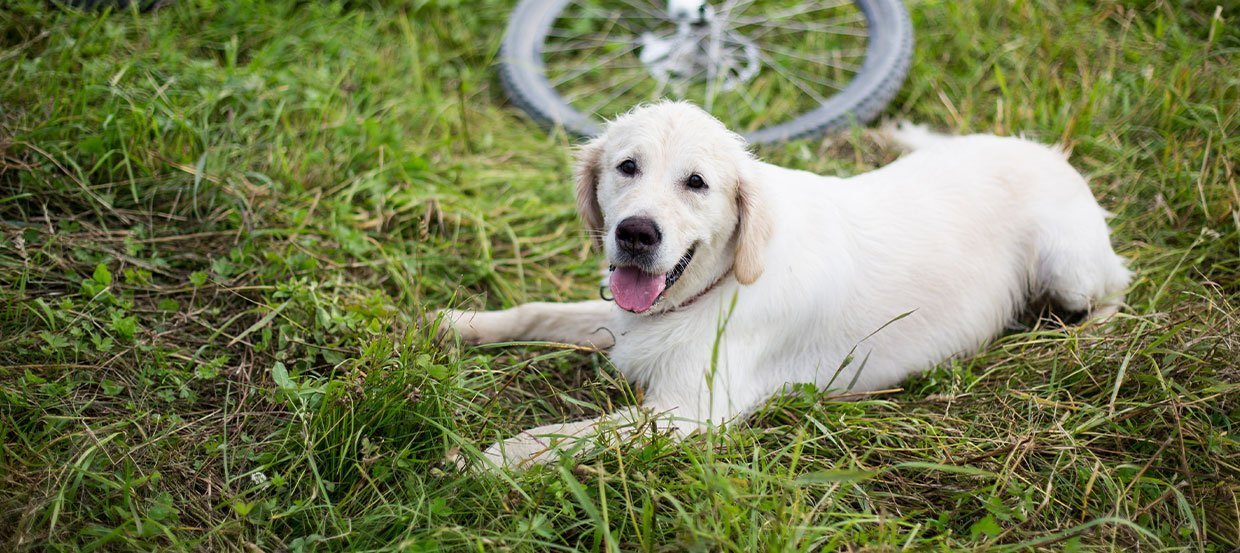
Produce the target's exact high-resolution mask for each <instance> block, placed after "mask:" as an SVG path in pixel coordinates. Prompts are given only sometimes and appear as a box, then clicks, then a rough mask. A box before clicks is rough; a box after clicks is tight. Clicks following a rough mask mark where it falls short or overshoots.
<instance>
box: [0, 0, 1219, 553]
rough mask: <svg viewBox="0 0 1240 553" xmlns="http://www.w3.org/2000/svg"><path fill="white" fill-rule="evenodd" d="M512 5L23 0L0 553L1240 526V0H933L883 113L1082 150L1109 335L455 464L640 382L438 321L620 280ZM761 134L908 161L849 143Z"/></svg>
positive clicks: (4, 249) (9, 224)
mask: <svg viewBox="0 0 1240 553" xmlns="http://www.w3.org/2000/svg"><path fill="white" fill-rule="evenodd" d="M1223 4H1226V3H1223ZM510 7H511V2H503V1H491V0H478V1H475V2H457V1H455V0H406V1H400V0H384V1H378V0H375V1H360V0H359V1H356V2H341V1H334V2H297V1H294V0H270V1H265V2H224V1H219V0H181V1H179V2H177V3H176V4H175V5H174V6H172V7H171V8H168V9H163V10H159V11H157V12H155V13H152V14H137V13H131V12H122V13H112V14H104V15H100V14H95V13H76V12H72V11H64V10H59V9H53V8H49V7H48V6H47V5H46V4H45V3H44V2H42V1H40V0H17V1H15V2H6V3H5V6H4V7H0V78H2V79H3V82H4V83H5V84H4V85H3V86H0V446H2V447H0V492H2V493H0V549H4V550H15V551H28V550H75V551H76V550H96V549H110V550H174V549H246V550H291V551H332V550H402V551H422V550H435V549H438V548H444V549H460V550H476V551H490V550H522V551H526V550H574V549H584V550H595V549H598V550H642V551H665V550H696V551H753V550H797V551H801V550H826V551H831V550H853V551H856V550H862V549H865V550H873V551H895V550H906V549H907V550H913V551H924V550H937V551H1073V550H1077V551H1081V550H1089V551H1203V552H1204V551H1213V552H1225V551H1234V550H1236V548H1237V547H1240V444H1238V443H1237V431H1238V426H1240V425H1238V424H1237V421H1240V361H1238V359H1240V229H1238V227H1240V215H1238V211H1240V193H1238V192H1237V184H1236V180H1237V166H1236V162H1237V160H1240V124H1238V123H1240V121H1238V115H1240V114H1238V111H1240V69H1238V68H1237V65H1236V64H1235V60H1236V59H1237V52H1238V51H1240V34H1238V33H1237V29H1240V26H1237V22H1236V17H1237V13H1236V12H1235V10H1234V9H1232V8H1228V9H1224V8H1222V7H1216V3H1214V2H1207V1H1194V2H1165V1H1125V2H1119V1H1115V0H1101V1H1098V2H1089V1H1085V0H1064V1H1052V0H978V1H976V2H954V1H942V0H919V1H914V2H910V11H911V12H912V15H913V18H914V23H915V25H916V28H917V33H918V47H917V53H916V60H915V63H914V65H913V68H912V73H911V76H910V80H909V82H908V83H907V85H906V86H905V87H904V89H903V91H902V92H901V94H900V95H899V96H898V97H897V99H896V101H895V102H894V103H893V104H892V106H891V107H890V108H889V109H888V114H889V115H890V116H891V117H900V118H909V119H912V120H915V121H919V122H926V123H929V124H931V125H933V126H935V127H938V128H941V129H948V130H952V131H954V132H973V131H985V132H996V133H1001V134H1015V133H1018V132H1024V133H1028V134H1030V135H1033V136H1036V137H1038V138H1041V139H1044V140H1047V141H1060V142H1063V143H1065V144H1067V145H1069V146H1071V147H1072V149H1073V155H1072V161H1073V163H1074V164H1075V165H1076V166H1077V167H1078V168H1080V169H1081V170H1082V171H1084V172H1085V173H1086V174H1088V175H1089V176H1090V178H1091V183H1092V186H1093V188H1094V190H1095V192H1096V194H1097V196H1098V197H1099V199H1100V201H1101V203H1102V204H1103V206H1105V207H1106V208H1108V209H1110V210H1111V211H1113V212H1115V214H1116V217H1115V219H1114V220H1113V226H1114V228H1115V243H1116V245H1117V248H1118V250H1119V251H1120V253H1122V254H1123V255H1125V256H1127V257H1129V258H1131V259H1132V265H1133V267H1134V268H1135V269H1136V271H1137V275H1138V276H1137V278H1136V280H1135V282H1134V284H1133V286H1132V289H1131V293H1130V296H1129V300H1130V301H1129V303H1130V305H1131V308H1130V309H1128V310H1127V311H1126V312H1125V313H1124V315H1123V316H1122V317H1120V318H1119V319H1118V320H1116V321H1114V322H1113V323H1112V324H1109V325H1107V326H1105V327H1102V328H1089V329H1079V328H1068V329H1054V328H1035V329H1033V330H1030V331H1027V332H1021V333H1016V334H1012V335H1009V336H1006V337H1004V338H1003V339H1001V340H999V341H997V342H996V343H995V344H994V345H993V346H992V347H990V348H988V349H987V351H986V352H984V353H982V354H980V355H978V356H976V357H973V358H970V359H966V360H962V361H954V362H951V363H949V364H944V365H943V366H940V367H937V368H935V369H934V370H932V371H930V372H928V373H926V374H925V375H923V376H920V377H917V378H914V379H912V380H911V381H909V382H908V383H906V385H905V387H904V389H903V390H902V391H898V392H893V393H885V394H878V395H874V396H869V397H866V398H863V399H862V400H860V401H852V402H841V401H832V400H831V399H830V397H829V396H828V395H827V394H824V393H818V392H815V391H811V390H802V393H799V394H795V395H790V396H787V397H782V398H778V399H776V400H773V401H771V402H770V404H769V405H767V406H766V407H765V408H764V409H763V410H762V411H761V412H759V413H757V414H755V415H753V416H751V417H750V418H748V419H747V420H746V421H743V422H742V423H739V424H736V425H734V426H733V427H732V428H730V429H728V430H727V431H726V432H721V433H712V434H707V435H702V436H698V437H695V438H694V439H691V440H689V441H688V442H686V443H682V444H677V443H672V442H669V441H667V440H665V439H663V438H659V437H649V438H642V439H639V440H636V441H635V442H634V443H630V444H624V445H621V446H611V447H607V448H604V449H602V450H600V451H597V452H591V453H588V454H586V455H585V456H584V457H582V458H581V459H579V460H576V461H574V460H569V459H564V460H563V461H562V462H560V463H559V464H557V465H552V466H549V467H545V468H540V469H536V470H532V471H529V472H527V473H523V474H517V475H512V476H508V477H499V476H473V475H464V474H460V473H458V472H457V471H456V470H455V469H453V468H452V465H451V464H450V463H445V462H444V459H445V457H448V456H451V455H452V454H454V453H456V452H459V451H464V452H466V453H468V452H469V451H471V450H473V448H476V447H478V446H480V445H485V444H487V443H489V442H491V441H493V440H494V439H496V438H499V437H504V436H507V435H510V434H512V433H514V432H516V431H518V430H519V429H522V428H526V427H529V426H531V425H534V424H538V423H547V422H550V421H556V420H562V419H567V418H573V417H582V416H586V415H589V414H594V413H597V412H598V411H601V410H605V409H609V408H611V407H610V406H612V405H613V404H616V403H624V402H630V401H633V399H632V398H633V397H634V396H635V395H636V394H638V393H639V391H637V390H631V389H628V388H627V387H625V386H624V385H623V384H622V383H619V382H617V380H618V378H617V377H616V375H615V373H614V371H612V370H611V369H610V368H609V367H608V366H607V363H606V360H605V358H603V357H602V356H599V355H591V354H586V353H581V352H577V351H571V350H560V349H555V348H551V347H537V346H521V347H505V348H478V349H445V348H440V347H437V346H435V345H434V344H433V343H432V341H431V340H430V339H429V337H428V332H427V331H426V330H425V329H424V328H420V327H419V325H418V324H417V323H416V321H418V320H419V318H420V316H421V315H422V314H423V313H424V312H425V311H426V310H428V309H431V308H436V307H440V306H445V305H463V306H469V307H488V308H499V307H505V306H511V305H514V304H516V303H519V302H524V301H530V300H573V299H585V298H590V297H593V296H594V294H595V293H596V290H595V285H596V283H597V268H598V263H599V259H598V258H597V256H596V255H594V254H592V252H591V251H590V250H589V249H588V246H587V241H586V240H585V239H584V233H583V232H582V231H581V230H580V228H579V226H578V224H577V223H576V221H575V217H574V213H573V206H572V201H571V199H570V196H571V193H570V191H569V184H568V182H569V174H568V167H569V165H568V164H569V156H570V153H569V151H570V150H569V146H571V144H572V143H573V141H572V140H571V139H569V138H566V137H565V136H563V135H560V134H555V133H546V132H543V131H542V130H540V129H538V128H537V127H536V126H535V125H533V124H531V123H530V122H528V121H527V120H526V119H525V118H524V117H522V116H521V115H520V114H519V113H518V112H516V111H515V110H514V109H512V108H511V107H510V106H508V105H507V103H506V102H505V101H504V99H503V95H502V94H501V93H500V92H499V91H498V89H497V85H496V81H495V75H494V71H493V69H494V62H495V51H496V48H497V43H498V34H497V30H498V29H500V28H502V25H503V23H504V20H505V16H506V12H507V11H508V9H509V8H510ZM758 153H759V154H760V155H761V156H762V157H764V158H765V159H768V160H770V161H773V162H776V163H780V164H784V165H789V166H794V167H798V168H803V169H808V170H814V171H818V172H823V173H837V174H853V173H857V172H861V171H865V170H868V169H870V168H872V167H874V166H876V165H878V164H881V163H883V162H886V161H888V160H890V159H891V154H890V153H889V152H883V151H882V150H881V149H879V148H877V147H875V145H874V144H872V143H870V142H869V141H867V140H866V139H864V138H863V135H862V133H859V132H858V133H852V134H848V135H845V136H839V137H834V138H830V139H825V140H806V141H800V142H794V143H790V144H785V145H780V146H775V147H769V148H764V149H762V150H761V151H759V152H758Z"/></svg>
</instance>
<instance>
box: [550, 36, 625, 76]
mask: <svg viewBox="0 0 1240 553" xmlns="http://www.w3.org/2000/svg"><path fill="white" fill-rule="evenodd" d="M640 47H641V44H633V45H631V46H629V47H628V48H625V49H623V50H617V51H615V52H612V53H611V54H609V55H607V56H604V57H603V58H602V59H600V60H598V61H597V62H595V63H593V64H591V65H589V66H587V67H585V68H582V69H579V70H577V71H574V72H572V73H570V74H569V75H568V76H561V77H560V78H558V79H556V80H554V81H551V86H560V85H562V84H564V83H566V82H568V81H571V80H573V79H576V78H577V77H580V76H582V75H584V74H586V73H589V72H590V70H592V69H598V68H599V67H602V66H603V65H605V64H607V62H610V61H614V60H618V59H620V58H621V57H622V56H624V55H626V54H628V53H629V52H632V51H634V50H637V49H638V48H640Z"/></svg>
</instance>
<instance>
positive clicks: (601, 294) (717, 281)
mask: <svg viewBox="0 0 1240 553" xmlns="http://www.w3.org/2000/svg"><path fill="white" fill-rule="evenodd" d="M732 271H733V269H732V268H729V269H728V270H727V271H726V272H724V273H723V274H722V275H719V278H717V279H715V281H714V282H712V283H710V286H707V287H706V288H703V289H702V291H701V292H698V293H697V294H695V295H694V296H693V297H692V298H689V299H688V300H686V301H685V302H684V303H682V304H680V305H677V306H675V307H670V308H668V309H666V310H664V311H660V312H658V313H651V314H650V315H649V316H652V317H656V316H659V315H664V314H667V313H674V312H676V311H680V310H681V309H684V308H686V307H689V306H690V305H693V303H694V302H696V301H698V300H700V299H702V296H705V295H706V294H709V293H710V292H711V290H714V289H715V288H716V287H717V286H719V284H720V283H722V282H723V281H724V280H726V279H727V278H728V277H730V276H732ZM598 295H599V297H600V298H602V299H603V300H604V301H614V300H615V298H609V297H607V286H599V289H598Z"/></svg>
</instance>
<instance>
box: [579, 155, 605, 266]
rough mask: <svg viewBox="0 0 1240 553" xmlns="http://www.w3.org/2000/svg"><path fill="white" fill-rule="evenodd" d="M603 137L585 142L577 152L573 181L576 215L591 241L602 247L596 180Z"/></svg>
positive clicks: (600, 166) (601, 214) (601, 228)
mask: <svg viewBox="0 0 1240 553" xmlns="http://www.w3.org/2000/svg"><path fill="white" fill-rule="evenodd" d="M602 163H603V137H601V136H600V137H598V138H595V139H594V140H591V141H590V142H587V143H586V145H585V146H582V147H581V149H580V150H578V151H577V163H576V165H575V166H574V167H573V179H574V180H575V181H576V183H577V215H578V216H580V217H581V223H582V224H584V225H585V226H586V231H587V232H589V233H590V238H591V240H592V241H593V242H594V243H595V244H596V245H599V246H602V245H603V235H602V232H603V210H602V208H600V207H599V205H598V178H599V174H600V173H601V172H602Z"/></svg>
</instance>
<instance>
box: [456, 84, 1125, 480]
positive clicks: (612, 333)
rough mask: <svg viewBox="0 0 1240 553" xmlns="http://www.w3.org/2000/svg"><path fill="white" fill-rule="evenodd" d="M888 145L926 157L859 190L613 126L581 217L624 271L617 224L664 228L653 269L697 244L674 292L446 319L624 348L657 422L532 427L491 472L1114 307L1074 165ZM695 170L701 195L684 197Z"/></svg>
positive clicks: (674, 125) (706, 133) (1005, 152)
mask: <svg viewBox="0 0 1240 553" xmlns="http://www.w3.org/2000/svg"><path fill="white" fill-rule="evenodd" d="M888 131H889V132H887V133H886V134H887V137H888V138H889V139H890V140H891V141H893V142H895V143H896V144H897V145H899V146H902V147H904V148H906V149H909V150H912V153H911V154H909V155H907V156H905V157H903V158H902V159H900V160H899V161H897V162H895V163H892V164H891V165H888V166H886V167H883V168H882V169H879V170H876V171H873V172H870V173H866V174H862V175H859V176H856V177H851V178H846V179H845V178H836V177H826V176H820V175H815V174H812V173H808V172H805V171H796V170H791V169H785V168H782V167H777V166H774V165H770V164H767V163H763V162H760V161H758V160H756V159H754V158H753V157H752V156H751V155H750V154H749V153H748V152H747V151H746V145H745V144H744V141H743V140H742V139H741V138H740V137H738V136H737V135H735V134H733V133H731V132H729V131H728V130H727V129H726V128H725V127H724V126H723V125H722V124H721V123H720V122H719V121H717V120H716V119H714V118H713V117H711V116H710V115H708V114H706V113H705V112H703V111H702V110H700V109H698V108H696V107H694V106H692V105H689V104H685V103H660V104H656V105H652V106H648V107H643V108H639V109H636V110H634V111H632V112H631V113H629V114H627V115H624V116H622V117H620V118H618V119H616V120H615V121H613V122H612V123H610V124H609V125H608V126H607V129H606V132H605V134H603V135H602V136H601V137H599V138H597V139H595V140H593V141H591V142H590V143H588V144H587V145H586V146H585V147H584V148H582V150H581V151H580V154H579V159H578V165H577V170H576V179H577V199H578V208H579V211H580V214H581V217H582V220H583V221H584V222H585V224H586V225H587V227H589V228H590V229H591V231H592V232H593V233H594V236H595V237H596V239H597V240H598V241H599V242H601V244H602V246H603V249H604V250H605V251H606V253H607V256H608V258H609V259H613V260H614V259H616V258H617V244H616V238H615V228H616V225H617V224H618V223H619V222H620V221H622V220H624V219H625V218H626V217H632V216H642V217H647V218H650V219H652V220H654V221H655V222H656V223H657V224H658V225H659V226H660V228H661V230H662V242H661V244H660V246H659V250H658V254H657V257H656V260H657V261H656V262H655V263H654V264H653V265H652V268H653V269H654V270H652V271H650V272H663V271H667V270H669V269H670V268H671V267H672V266H673V265H675V264H676V262H677V261H678V260H679V259H680V257H681V256H682V255H683V254H684V253H685V252H686V251H688V250H689V248H690V247H692V246H694V245H696V255H695V256H694V257H693V260H692V262H691V263H690V265H689V267H688V269H687V270H686V271H685V273H684V275H683V276H682V277H681V278H680V280H679V281H678V282H676V283H675V284H674V285H672V286H671V287H670V288H669V289H668V290H667V291H666V293H665V296H664V297H663V299H662V300H661V301H659V302H658V303H656V304H655V306H654V307H653V308H652V309H650V311H648V312H646V313H642V314H634V313H629V312H626V311H623V310H621V309H620V308H618V307H616V306H614V305H613V304H611V303H609V302H605V301H590V302H583V303H576V304H545V303H534V304H526V305H522V306H519V307H516V308H513V309H509V310H506V311H497V312H467V311H451V310H449V311H445V315H446V319H447V321H448V322H449V323H451V324H452V326H453V327H454V328H455V329H456V330H457V331H458V332H460V334H461V336H462V338H463V339H464V340H465V341H467V342H471V343H487V342H500V341H509V340H549V341H556V342H569V343H575V344H584V345H593V346H597V347H601V348H606V347H611V353H610V357H611V361H612V363H613V364H614V365H615V366H616V367H617V368H618V369H619V370H620V371H621V372H622V373H623V374H624V376H625V377H626V378H628V379H630V380H632V381H634V382H636V383H638V384H640V385H641V386H643V387H644V389H645V400H644V404H643V405H642V407H643V408H644V409H642V410H640V411H639V410H635V409H632V410H627V411H624V412H622V413H617V414H613V415H610V416H607V417H601V418H599V419H592V420H588V421H580V422H576V423H568V424H558V425H550V426H545V427H541V428H536V429H533V430H530V431H527V432H523V433H522V434H520V435H518V436H516V437H514V438H511V439H509V440H506V441H502V442H499V443H497V444H495V445H493V446H491V447H490V448H489V449H487V451H486V457H487V458H488V459H489V461H490V462H491V463H493V464H494V465H495V466H506V467H517V466H521V465H523V464H525V463H529V462H541V461H544V460H546V459H548V456H549V455H548V454H549V453H550V452H551V451H553V448H552V446H553V445H555V443H554V442H555V441H556V438H570V439H571V438H578V437H583V436H590V435H593V434H594V433H595V432H597V431H598V429H599V428H598V426H599V424H600V423H603V422H620V423H627V422H631V421H634V420H636V419H637V418H638V417H639V416H640V415H641V414H642V413H656V414H658V416H657V417H656V418H655V419H654V420H655V421H656V422H657V423H658V424H659V425H660V426H662V427H667V428H670V429H672V430H674V431H676V433H677V434H684V433H687V432H691V431H693V430H696V429H698V428H700V427H701V426H702V425H704V424H719V423H723V422H726V421H728V420H729V419H733V418H735V417H737V416H738V415H742V414H745V413H746V412H749V411H751V410H753V409H754V408H755V407H758V406H759V405H760V404H761V403H762V402H763V401H765V400H767V399H768V398H770V397H771V396H773V395H775V394H777V393H779V392H780V391H781V390H783V389H784V388H785V386H786V385H788V384H790V383H813V384H816V385H818V386H820V387H823V388H834V389H845V388H849V387H850V386H851V390H853V391H866V390H877V389H883V388H886V387H890V386H894V385H896V384H898V383H899V382H900V381H901V380H903V379H904V378H905V377H907V376H909V375H911V374H914V373H916V372H919V371H922V370H925V369H927V368H930V367H932V366H934V365H935V364H936V363H940V362H942V361H944V360H947V359H950V358H953V357H957V356H962V355H968V354H970V353H973V352H975V351H977V350H978V348H979V347H981V346H983V345H984V344H985V343H986V342H987V341H988V340H990V339H992V338H994V337H995V336H997V335H998V334H1000V333H1001V332H1002V331H1003V330H1004V327H1005V325H1008V324H1009V323H1011V322H1012V321H1013V320H1014V318H1015V317H1017V316H1018V315H1019V313H1020V312H1021V311H1022V310H1023V309H1024V308H1025V307H1026V305H1027V304H1028V303H1029V302H1030V301H1032V300H1034V299H1036V298H1041V297H1045V298H1048V299H1049V300H1051V302H1052V303H1054V304H1056V305H1058V306H1060V307H1061V308H1064V309H1067V310H1069V311H1076V312H1089V313H1090V314H1091V316H1092V317H1094V318H1100V317H1107V316H1110V315H1111V314H1113V313H1114V312H1115V311H1116V310H1117V309H1118V307H1119V306H1120V305H1121V303H1122V301H1123V291H1124V289H1125V288H1126V286H1127V285H1128V282H1129V278H1130V272H1129V271H1128V269H1127V268H1126V267H1125V262H1124V260H1123V259H1122V258H1121V257H1119V256H1117V255H1116V254H1115V252H1114V251H1113V250H1112V248H1111V243H1110V239H1109V231H1108V228H1107V225H1106V221H1105V218H1106V216H1107V213H1106V212H1105V211H1104V210H1103V209H1102V208H1101V207H1099V206H1098V203H1097V202H1096V201H1095V200H1094V197H1093V195H1092V194H1091V193H1090V190H1089V188H1088V186H1087V185H1086V183H1085V179H1083V178H1082V177H1081V175H1080V174H1079V173H1077V172H1076V171H1075V170H1074V169H1073V168H1072V166H1070V165H1069V164H1068V163H1067V160H1066V157H1067V156H1066V155H1065V154H1064V153H1063V152H1061V151H1059V150H1057V149H1054V148H1050V147H1047V146H1043V145H1040V144H1037V143H1034V142H1030V141H1027V140H1023V139H1017V138H1001V137H996V136H989V135H972V136H961V137H949V136H943V135H937V134H934V133H930V132H928V131H926V130H925V129H924V128H923V127H916V126H903V127H901V128H898V129H897V128H890V129H888ZM625 159H633V160H635V161H636V162H637V164H638V166H639V167H640V170H639V173H638V174H637V175H636V176H634V177H627V176H625V175H623V174H621V173H620V172H619V171H617V169H616V168H617V166H618V164H620V163H621V162H622V161H624V160H625ZM694 172H696V173H698V174H699V175H701V176H702V177H703V178H704V180H705V182H706V183H707V186H708V189H707V190H706V191H704V192H703V191H699V190H691V189H689V188H687V187H686V186H685V179H686V178H687V177H688V175H690V174H692V173H694ZM720 278H722V280H721V281H719V283H718V285H717V286H715V287H714V288H713V289H710V290H709V292H708V293H706V294H705V295H703V296H701V297H700V298H697V299H696V300H694V299H693V298H694V297H695V296H697V295H698V294H699V293H700V292H702V291H703V290H706V289H707V288H708V287H710V286H711V284H712V283H715V282H716V281H717V280H718V279H720ZM691 300H692V301H691ZM686 302H688V305H685V306H683V307H680V306H681V304H683V303H686ZM613 338H614V343H613Z"/></svg>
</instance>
